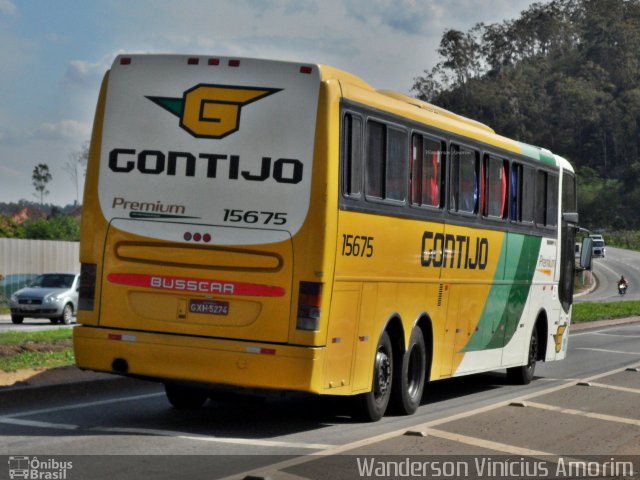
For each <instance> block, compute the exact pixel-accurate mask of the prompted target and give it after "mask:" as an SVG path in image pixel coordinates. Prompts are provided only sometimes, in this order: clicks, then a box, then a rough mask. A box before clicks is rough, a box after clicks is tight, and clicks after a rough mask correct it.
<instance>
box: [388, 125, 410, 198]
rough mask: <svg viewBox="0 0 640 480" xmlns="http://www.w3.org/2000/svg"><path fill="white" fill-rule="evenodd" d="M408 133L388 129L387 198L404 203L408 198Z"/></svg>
mask: <svg viewBox="0 0 640 480" xmlns="http://www.w3.org/2000/svg"><path fill="white" fill-rule="evenodd" d="M408 158H409V155H408V154H407V133H406V132H405V131H404V130H399V129H396V128H392V127H387V155H386V166H385V173H386V179H385V192H386V193H385V197H384V198H386V199H389V200H397V201H401V202H404V201H405V199H406V197H407V160H408Z"/></svg>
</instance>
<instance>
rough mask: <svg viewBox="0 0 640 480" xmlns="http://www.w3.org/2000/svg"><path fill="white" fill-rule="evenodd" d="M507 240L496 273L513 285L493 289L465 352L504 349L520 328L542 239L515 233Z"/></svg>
mask: <svg viewBox="0 0 640 480" xmlns="http://www.w3.org/2000/svg"><path fill="white" fill-rule="evenodd" d="M505 237H506V240H505V242H504V243H503V244H502V252H501V253H500V259H501V260H500V263H499V264H498V268H497V270H496V271H497V272H501V271H504V275H505V277H504V278H506V279H511V281H512V283H511V284H510V285H500V284H498V285H493V286H492V287H491V290H490V291H489V295H488V296H487V301H486V303H485V306H484V310H483V312H482V315H481V317H480V320H479V322H478V328H477V329H476V331H475V332H474V334H473V335H472V336H471V338H470V339H469V342H468V343H467V345H466V346H465V348H464V349H463V350H462V351H463V352H473V351H478V350H486V349H491V348H502V347H504V346H505V345H506V344H507V343H509V341H510V340H511V338H512V337H513V335H514V334H515V332H516V330H517V329H518V324H519V323H520V319H521V318H522V312H523V311H524V306H525V304H526V303H527V298H528V296H529V290H530V289H531V280H532V279H533V274H534V272H535V268H536V265H537V260H538V255H539V252H540V244H541V241H542V239H541V238H540V237H533V236H528V235H520V234H513V233H508V234H507V235H506V236H505ZM505 249H506V251H505ZM503 262H504V263H503ZM503 268H504V270H503Z"/></svg>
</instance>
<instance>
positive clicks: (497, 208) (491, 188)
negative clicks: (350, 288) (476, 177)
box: [485, 157, 507, 218]
mask: <svg viewBox="0 0 640 480" xmlns="http://www.w3.org/2000/svg"><path fill="white" fill-rule="evenodd" d="M488 160H489V161H488V167H487V207H486V210H485V212H486V215H487V216H489V217H494V218H502V215H503V213H504V204H505V202H506V196H507V195H506V193H507V191H506V190H507V189H506V186H507V179H506V174H507V172H506V169H505V167H504V162H503V161H502V159H499V158H495V157H488Z"/></svg>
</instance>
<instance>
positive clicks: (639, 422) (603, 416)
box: [527, 402, 640, 427]
mask: <svg viewBox="0 0 640 480" xmlns="http://www.w3.org/2000/svg"><path fill="white" fill-rule="evenodd" d="M527 406H528V407H533V408H539V409H541V410H548V411H551V412H559V413H566V414H569V415H578V416H580V417H588V418H594V419H597V420H605V421H607V422H616V423H624V424H627V425H635V426H639V427H640V420H636V419H635V418H626V417H618V416H615V415H606V414H603V413H594V412H585V411H584V410H575V409H573V408H564V407H556V406H554V405H546V404H543V403H536V402H527Z"/></svg>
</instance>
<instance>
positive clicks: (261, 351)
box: [245, 347, 276, 355]
mask: <svg viewBox="0 0 640 480" xmlns="http://www.w3.org/2000/svg"><path fill="white" fill-rule="evenodd" d="M245 351H246V352H247V353H257V354H260V355H275V354H276V349H275V348H261V347H247V348H246V349H245Z"/></svg>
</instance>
